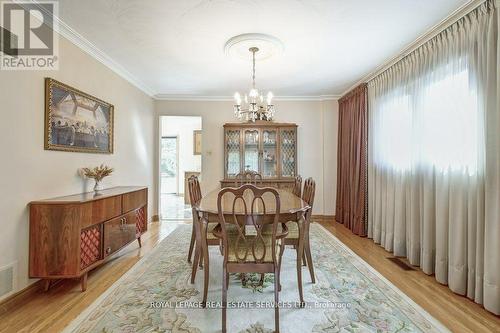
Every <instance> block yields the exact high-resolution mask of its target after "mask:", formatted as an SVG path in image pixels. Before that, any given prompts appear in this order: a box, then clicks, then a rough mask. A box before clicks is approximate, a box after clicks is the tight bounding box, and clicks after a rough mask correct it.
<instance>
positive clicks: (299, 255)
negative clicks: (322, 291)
mask: <svg viewBox="0 0 500 333" xmlns="http://www.w3.org/2000/svg"><path fill="white" fill-rule="evenodd" d="M303 253H304V230H303V226H302V225H299V244H298V246H297V283H298V286H299V299H300V305H301V307H303V306H304V294H303V291H302V254H303Z"/></svg>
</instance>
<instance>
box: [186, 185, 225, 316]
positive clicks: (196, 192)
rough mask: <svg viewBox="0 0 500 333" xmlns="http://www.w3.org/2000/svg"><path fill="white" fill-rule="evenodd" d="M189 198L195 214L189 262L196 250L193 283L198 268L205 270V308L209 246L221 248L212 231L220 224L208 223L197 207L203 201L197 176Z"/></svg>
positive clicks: (192, 273) (190, 187)
mask: <svg viewBox="0 0 500 333" xmlns="http://www.w3.org/2000/svg"><path fill="white" fill-rule="evenodd" d="M188 188H189V198H190V200H191V209H192V212H193V228H192V231H191V242H190V244H189V252H188V262H191V257H192V255H193V250H194V260H193V262H192V270H191V283H194V281H195V278H196V272H197V271H198V266H199V267H203V266H204V267H203V268H204V270H203V271H204V272H203V273H204V274H203V275H204V277H203V301H202V306H203V307H205V305H206V302H207V293H208V281H209V273H210V271H209V268H210V263H209V256H208V246H212V245H213V246H219V239H218V238H216V237H215V236H214V235H213V233H212V231H213V230H214V229H215V228H216V227H217V225H218V224H219V223H217V222H211V223H208V221H207V219H206V218H205V217H204V216H203V215H202V214H200V212H199V211H198V209H197V207H198V205H199V203H200V201H201V199H202V197H203V196H202V194H201V187H200V182H199V180H198V177H196V176H195V175H193V176H191V177H189V178H188Z"/></svg>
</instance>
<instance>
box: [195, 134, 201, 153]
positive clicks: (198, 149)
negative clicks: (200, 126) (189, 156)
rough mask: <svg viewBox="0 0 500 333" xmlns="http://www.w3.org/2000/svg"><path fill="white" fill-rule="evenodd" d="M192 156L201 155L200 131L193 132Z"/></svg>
mask: <svg viewBox="0 0 500 333" xmlns="http://www.w3.org/2000/svg"><path fill="white" fill-rule="evenodd" d="M193 155H201V130H194V131H193Z"/></svg>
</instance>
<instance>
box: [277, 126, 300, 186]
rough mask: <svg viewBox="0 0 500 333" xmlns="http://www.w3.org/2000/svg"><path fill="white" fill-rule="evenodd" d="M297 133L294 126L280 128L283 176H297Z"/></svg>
mask: <svg viewBox="0 0 500 333" xmlns="http://www.w3.org/2000/svg"><path fill="white" fill-rule="evenodd" d="M295 134H296V131H295V129H294V128H293V129H292V128H290V129H287V128H282V129H280V141H281V142H280V144H281V146H280V148H281V149H280V150H281V177H295V170H296V167H295V164H296V163H297V157H296V156H295V152H296V151H297V150H296V144H297V143H296V135H295Z"/></svg>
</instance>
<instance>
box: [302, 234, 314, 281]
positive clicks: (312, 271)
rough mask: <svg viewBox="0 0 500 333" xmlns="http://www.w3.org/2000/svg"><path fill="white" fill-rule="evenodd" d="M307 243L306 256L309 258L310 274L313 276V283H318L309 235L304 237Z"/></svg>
mask: <svg viewBox="0 0 500 333" xmlns="http://www.w3.org/2000/svg"><path fill="white" fill-rule="evenodd" d="M308 232H309V230H308ZM304 238H305V241H304V243H305V244H304V245H305V251H304V252H305V254H306V258H307V267H308V268H309V274H311V282H312V283H316V278H315V276H314V267H313V261H312V255H311V244H310V243H309V234H306V235H304Z"/></svg>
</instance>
